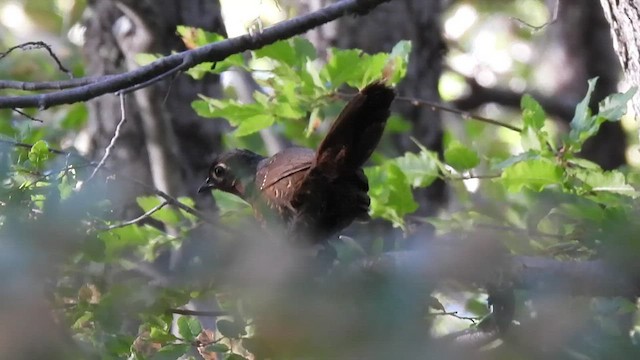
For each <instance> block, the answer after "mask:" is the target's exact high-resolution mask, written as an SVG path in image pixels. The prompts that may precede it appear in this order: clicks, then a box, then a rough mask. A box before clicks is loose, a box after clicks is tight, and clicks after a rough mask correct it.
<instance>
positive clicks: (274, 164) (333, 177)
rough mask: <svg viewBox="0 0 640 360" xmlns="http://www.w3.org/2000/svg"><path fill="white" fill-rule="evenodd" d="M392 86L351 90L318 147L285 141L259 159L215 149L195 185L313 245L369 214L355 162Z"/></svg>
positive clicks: (385, 109)
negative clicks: (230, 197)
mask: <svg viewBox="0 0 640 360" xmlns="http://www.w3.org/2000/svg"><path fill="white" fill-rule="evenodd" d="M394 97H395V91H394V90H393V89H392V88H390V87H388V86H387V85H385V84H383V83H381V82H374V83H372V84H369V85H368V86H366V87H365V88H364V89H362V90H361V91H360V92H359V93H358V94H356V95H355V96H354V97H353V98H352V99H351V100H350V101H349V103H348V104H347V105H346V106H345V108H344V109H343V110H342V112H341V113H340V115H339V116H338V118H337V119H336V120H335V122H334V123H333V124H332V126H331V128H330V129H329V132H328V133H327V135H326V137H325V138H324V140H323V141H322V142H321V143H320V146H319V147H318V150H317V151H313V150H311V149H306V148H300V147H292V148H288V149H285V150H282V151H281V152H279V153H277V154H275V155H274V156H272V157H269V158H265V157H263V156H261V155H258V154H256V153H254V152H251V151H249V150H241V149H235V150H231V151H229V152H226V153H224V154H222V155H220V156H219V157H218V158H217V159H216V160H215V161H214V162H213V164H212V165H211V167H210V169H209V175H208V177H207V180H206V181H205V183H204V184H202V186H201V187H200V189H198V192H203V191H205V190H207V189H219V190H222V191H226V192H228V193H232V194H235V195H237V196H239V197H241V198H243V199H244V200H246V201H247V202H248V203H250V204H251V205H252V207H253V209H254V212H255V214H256V216H257V217H258V218H260V219H262V220H263V221H264V222H265V223H267V224H271V223H274V222H275V223H278V224H280V225H281V226H283V229H284V230H285V231H286V233H287V236H289V237H293V238H294V239H297V238H300V237H303V238H306V239H308V241H310V242H312V243H319V242H322V241H323V240H326V239H327V238H328V237H329V236H331V235H333V234H335V233H336V232H338V231H340V230H342V229H344V228H345V227H347V226H348V225H350V224H351V223H352V222H353V221H354V220H366V219H368V218H369V216H368V210H369V204H370V199H369V195H368V194H367V191H368V190H369V184H368V181H367V178H366V176H365V174H364V171H363V170H362V166H363V165H364V163H365V162H366V161H367V160H368V159H369V157H370V156H371V154H372V153H373V151H374V150H375V148H376V147H377V146H378V143H379V142H380V138H381V136H382V132H383V131H384V127H385V124H386V122H387V118H388V117H389V107H390V106H391V102H392V101H393V99H394Z"/></svg>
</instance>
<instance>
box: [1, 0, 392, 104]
mask: <svg viewBox="0 0 640 360" xmlns="http://www.w3.org/2000/svg"><path fill="white" fill-rule="evenodd" d="M387 1H390V0H343V1H340V2H337V3H335V4H331V5H329V6H327V7H325V8H323V9H321V10H318V11H315V12H312V13H309V14H306V15H302V16H298V17H295V18H293V19H289V20H286V21H283V22H281V23H279V24H276V25H274V26H271V27H269V28H267V29H265V30H264V31H263V32H261V33H259V34H255V35H243V36H238V37H235V38H231V39H227V40H223V41H219V42H216V43H213V44H208V45H205V46H202V47H200V48H197V49H192V50H187V51H183V52H180V53H177V54H173V55H169V56H167V57H164V58H162V59H158V60H156V61H154V62H152V63H150V64H148V65H146V66H143V67H140V68H138V69H136V70H133V71H129V72H125V73H122V74H118V75H113V76H112V77H109V78H107V79H104V78H99V79H98V81H97V82H91V83H89V84H86V85H81V86H78V87H74V88H70V89H64V90H59V91H55V92H51V93H47V94H38V95H22V96H0V109H5V108H29V107H38V108H41V109H46V108H48V107H51V106H55V105H61V104H71V103H75V102H80V101H87V100H89V99H93V98H95V97H98V96H100V95H104V94H107V93H113V92H117V91H120V90H123V89H126V88H130V87H132V86H135V85H137V84H145V85H150V84H151V82H149V80H152V79H157V80H159V79H162V78H163V74H165V73H172V72H175V69H176V68H179V69H188V68H190V67H193V66H195V65H197V64H200V63H203V62H217V61H222V60H224V59H225V58H227V57H228V56H230V55H233V54H237V53H240V52H243V51H246V50H255V49H259V48H261V47H263V46H265V45H269V44H272V43H274V42H276V41H278V40H283V39H288V38H290V37H292V36H295V35H299V34H303V33H304V32H306V31H308V30H311V29H313V28H315V27H317V26H320V25H322V24H325V23H327V22H330V21H332V20H335V19H338V18H340V17H342V16H345V15H349V14H356V15H357V14H363V13H366V12H368V11H370V10H371V9H373V8H375V7H376V6H378V5H380V4H381V3H384V2H387ZM79 81H82V79H80V80H79Z"/></svg>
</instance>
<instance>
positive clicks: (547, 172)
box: [501, 158, 562, 192]
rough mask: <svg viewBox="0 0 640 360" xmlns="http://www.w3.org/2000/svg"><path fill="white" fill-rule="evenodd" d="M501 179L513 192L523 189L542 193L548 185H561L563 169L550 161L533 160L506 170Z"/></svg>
mask: <svg viewBox="0 0 640 360" xmlns="http://www.w3.org/2000/svg"><path fill="white" fill-rule="evenodd" d="M501 179H502V182H503V183H504V185H505V186H506V187H507V190H508V191H511V192H518V191H521V190H522V189H523V188H529V189H532V190H535V191H541V190H542V189H543V188H544V187H545V186H547V185H552V184H558V183H560V181H561V180H562V169H561V168H560V167H559V166H558V165H556V164H555V163H554V162H553V161H552V160H550V159H546V158H539V159H531V160H525V161H521V162H519V163H516V164H514V165H512V166H510V167H508V168H506V169H505V170H504V171H503V172H502V175H501Z"/></svg>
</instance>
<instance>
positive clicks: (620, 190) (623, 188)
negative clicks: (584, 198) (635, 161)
mask: <svg viewBox="0 0 640 360" xmlns="http://www.w3.org/2000/svg"><path fill="white" fill-rule="evenodd" d="M573 173H574V175H575V176H576V177H577V178H578V179H580V180H581V181H583V182H584V183H585V184H586V185H588V186H589V187H590V190H591V191H604V192H612V193H617V194H622V195H627V196H632V197H636V196H637V195H638V193H637V192H636V190H635V189H634V188H633V186H631V185H629V184H628V183H627V179H626V178H625V176H624V174H623V173H621V172H620V171H617V170H613V171H604V172H598V171H594V170H583V169H576V170H574V172H573Z"/></svg>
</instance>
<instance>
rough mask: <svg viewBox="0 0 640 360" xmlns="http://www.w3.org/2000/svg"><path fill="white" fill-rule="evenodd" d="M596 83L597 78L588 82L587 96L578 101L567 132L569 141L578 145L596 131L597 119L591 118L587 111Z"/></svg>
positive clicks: (589, 112) (588, 110)
mask: <svg viewBox="0 0 640 360" xmlns="http://www.w3.org/2000/svg"><path fill="white" fill-rule="evenodd" d="M597 81H598V78H597V77H596V78H593V79H590V80H589V88H588V89H587V94H586V95H585V96H584V99H582V101H580V102H579V103H578V105H577V106H576V112H575V114H574V115H573V119H572V120H571V124H570V126H571V131H570V132H569V139H571V140H572V141H573V142H575V143H578V144H581V143H582V142H584V140H586V139H587V138H588V137H589V136H591V134H594V133H595V132H596V131H597V127H598V123H597V121H596V120H597V119H596V117H594V116H591V110H590V109H589V102H590V101H591V94H593V90H594V89H595V86H596V82H597Z"/></svg>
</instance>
